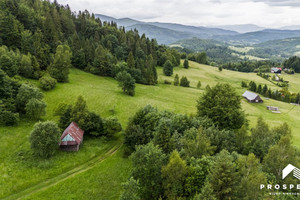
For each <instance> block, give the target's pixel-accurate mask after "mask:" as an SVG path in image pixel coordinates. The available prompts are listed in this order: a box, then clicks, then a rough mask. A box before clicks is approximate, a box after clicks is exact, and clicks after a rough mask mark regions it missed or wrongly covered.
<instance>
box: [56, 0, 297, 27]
mask: <svg viewBox="0 0 300 200" xmlns="http://www.w3.org/2000/svg"><path fill="white" fill-rule="evenodd" d="M58 2H59V3H60V4H63V5H65V4H69V6H70V7H71V9H72V11H79V10H85V9H87V10H88V11H89V12H93V13H97V14H103V15H108V16H111V17H115V18H124V17H129V18H132V19H136V20H141V21H147V22H172V23H180V24H185V25H194V26H219V25H235V24H255V25H258V26H262V27H267V28H279V27H283V26H293V25H300V0H58Z"/></svg>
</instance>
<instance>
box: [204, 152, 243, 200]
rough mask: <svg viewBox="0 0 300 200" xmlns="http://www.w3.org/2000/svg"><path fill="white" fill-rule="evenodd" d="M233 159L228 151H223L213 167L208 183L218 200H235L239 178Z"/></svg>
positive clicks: (216, 158)
mask: <svg viewBox="0 0 300 200" xmlns="http://www.w3.org/2000/svg"><path fill="white" fill-rule="evenodd" d="M237 176H238V175H237V173H236V165H235V163H234V162H233V157H232V155H230V153H229V152H228V151H227V150H222V151H221V152H220V153H219V154H217V156H216V157H215V161H214V164H213V165H212V166H211V169H210V173H209V175H208V177H207V178H208V181H209V183H210V184H211V186H212V188H213V191H214V194H215V196H216V197H217V199H234V198H235V197H234V194H235V190H234V189H235V188H234V187H235V185H236V183H237V180H238V177H237Z"/></svg>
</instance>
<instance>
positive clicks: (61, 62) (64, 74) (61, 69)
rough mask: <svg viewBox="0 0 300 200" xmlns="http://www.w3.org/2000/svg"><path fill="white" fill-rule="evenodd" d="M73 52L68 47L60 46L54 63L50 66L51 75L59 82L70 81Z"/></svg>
mask: <svg viewBox="0 0 300 200" xmlns="http://www.w3.org/2000/svg"><path fill="white" fill-rule="evenodd" d="M71 57H72V52H71V50H70V47H69V46H68V45H58V46H57V48H56V53H55V56H54V61H53V63H52V64H51V65H50V66H49V68H48V71H49V74H50V75H51V76H52V77H53V78H55V79H56V80H57V81H58V82H68V81H69V69H70V67H71V66H72V65H71Z"/></svg>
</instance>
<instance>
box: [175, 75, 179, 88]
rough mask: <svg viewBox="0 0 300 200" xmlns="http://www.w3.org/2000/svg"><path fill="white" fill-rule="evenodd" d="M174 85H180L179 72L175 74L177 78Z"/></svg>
mask: <svg viewBox="0 0 300 200" xmlns="http://www.w3.org/2000/svg"><path fill="white" fill-rule="evenodd" d="M174 85H175V86H178V85H179V76H178V74H176V75H175V78H174Z"/></svg>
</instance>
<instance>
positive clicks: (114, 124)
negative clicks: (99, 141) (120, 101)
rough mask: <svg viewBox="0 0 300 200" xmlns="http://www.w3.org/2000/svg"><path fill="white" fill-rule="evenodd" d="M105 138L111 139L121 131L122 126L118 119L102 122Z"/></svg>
mask: <svg viewBox="0 0 300 200" xmlns="http://www.w3.org/2000/svg"><path fill="white" fill-rule="evenodd" d="M103 124H104V134H105V136H108V137H112V136H113V135H114V134H116V133H118V132H120V131H121V130H122V126H121V124H120V122H119V121H118V119H116V118H108V119H104V120H103Z"/></svg>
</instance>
